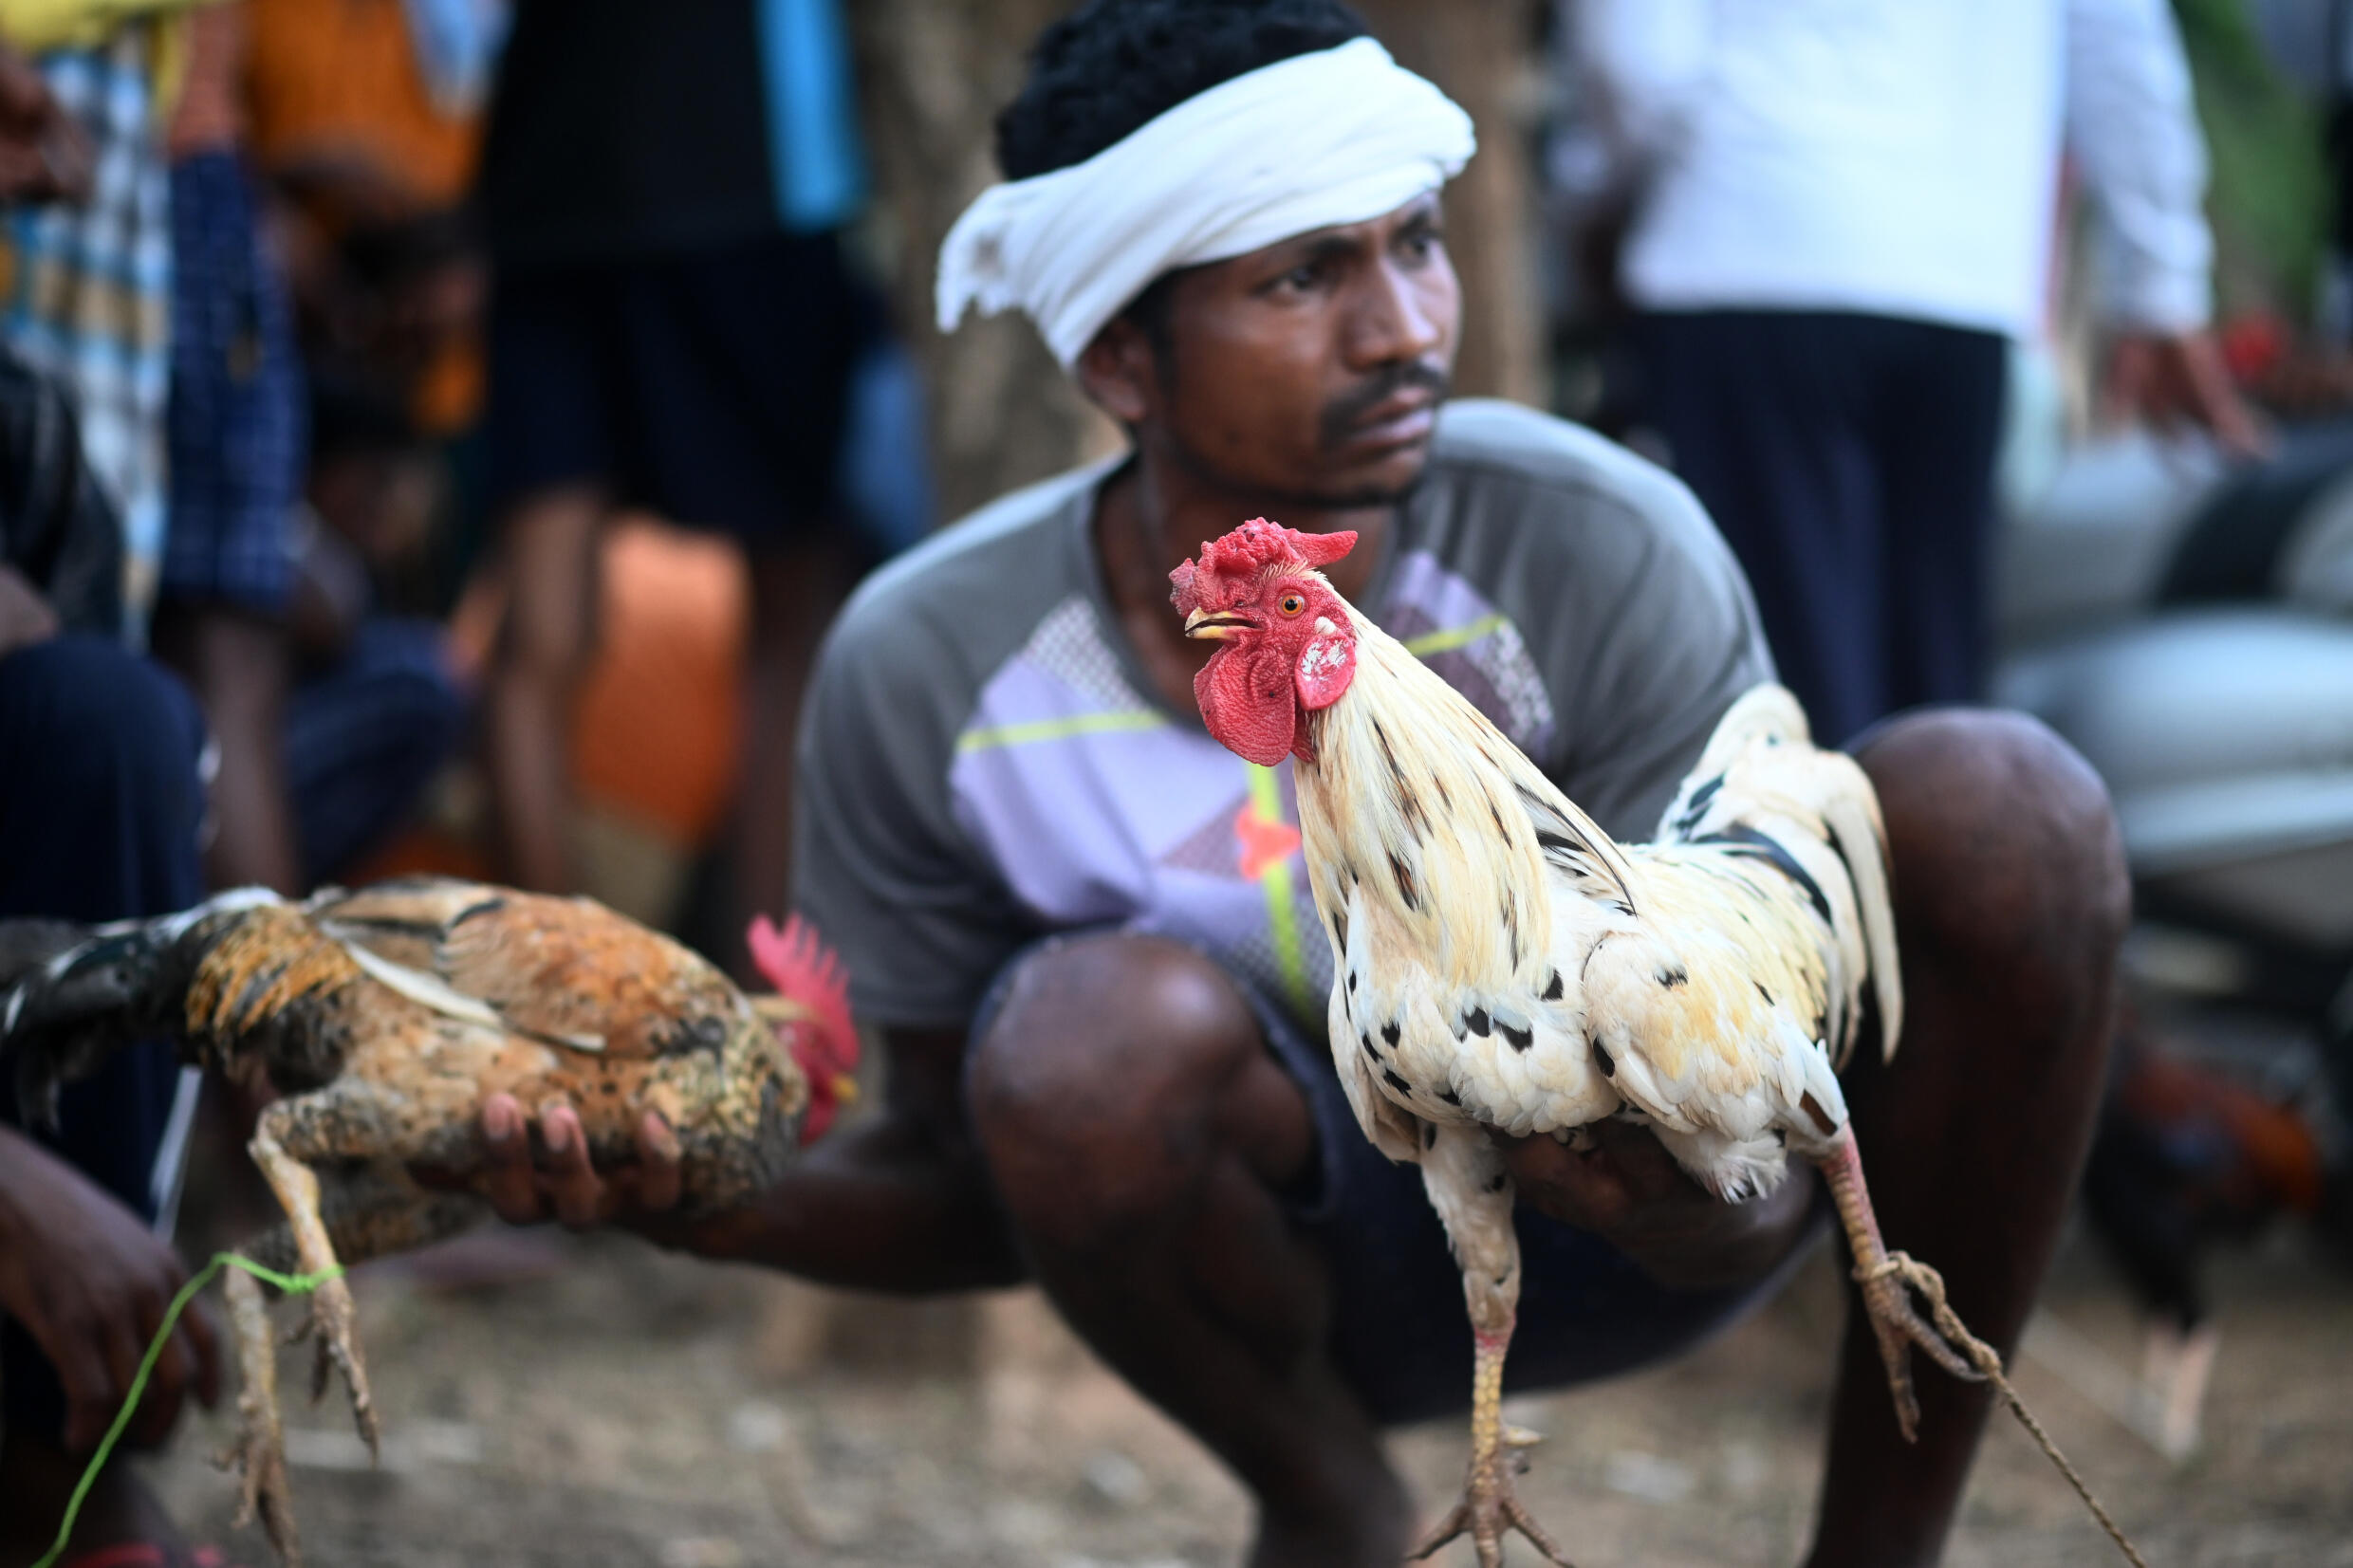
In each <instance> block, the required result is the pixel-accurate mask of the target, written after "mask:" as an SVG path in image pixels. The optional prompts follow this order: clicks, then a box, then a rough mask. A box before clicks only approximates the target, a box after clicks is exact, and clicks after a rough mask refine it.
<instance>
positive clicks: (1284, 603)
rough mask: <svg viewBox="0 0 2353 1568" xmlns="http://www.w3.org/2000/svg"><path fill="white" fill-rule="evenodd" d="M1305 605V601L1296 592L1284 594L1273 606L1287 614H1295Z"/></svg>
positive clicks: (1304, 607)
mask: <svg viewBox="0 0 2353 1568" xmlns="http://www.w3.org/2000/svg"><path fill="white" fill-rule="evenodd" d="M1306 607H1307V601H1306V600H1304V599H1302V598H1300V597H1299V596H1298V595H1297V594H1285V595H1284V596H1283V597H1282V599H1281V600H1278V601H1276V604H1275V608H1276V609H1278V610H1280V611H1282V612H1283V613H1284V614H1285V615H1287V616H1295V615H1297V614H1298V613H1299V612H1300V611H1302V610H1304V609H1306Z"/></svg>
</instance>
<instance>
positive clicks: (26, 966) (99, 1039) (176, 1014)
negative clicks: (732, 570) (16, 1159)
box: [0, 888, 277, 1122]
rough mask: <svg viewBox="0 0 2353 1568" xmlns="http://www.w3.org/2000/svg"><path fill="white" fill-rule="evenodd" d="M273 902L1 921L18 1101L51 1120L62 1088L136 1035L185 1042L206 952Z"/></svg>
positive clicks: (3, 1021) (4, 1033)
mask: <svg viewBox="0 0 2353 1568" xmlns="http://www.w3.org/2000/svg"><path fill="white" fill-rule="evenodd" d="M275 902H277V898H276V895H272V894H269V893H266V892H264V891H262V890H259V889H254V888H239V889H236V890H235V891H233V892H230V893H224V894H221V895H218V896H217V897H214V898H213V899H211V900H209V901H207V902H205V903H202V904H198V905H197V906H195V908H194V909H190V910H185V911H182V912H181V913H177V914H166V915H158V916H157V917H156V918H154V919H151V920H123V921H117V922H115V923H113V924H111V925H103V926H77V925H71V924H68V923H66V922H64V921H57V920H10V921H5V922H0V1058H5V1059H6V1061H7V1062H8V1065H9V1068H10V1070H12V1071H13V1073H14V1074H15V1078H16V1096H17V1104H18V1106H19V1107H20V1108H21V1109H22V1110H23V1111H24V1113H25V1114H26V1115H27V1116H31V1117H34V1118H36V1119H38V1120H41V1121H44V1122H54V1121H55V1119H56V1114H57V1092H58V1090H59V1088H60V1087H62V1086H63V1085H65V1084H67V1083H71V1082H73V1081H74V1080H75V1079H81V1078H85V1077H87V1076H88V1075H89V1074H91V1073H93V1072H95V1071H96V1070H97V1069H98V1068H99V1067H101V1066H102V1065H103V1064H104V1062H105V1061H106V1059H107V1058H109V1057H111V1056H113V1055H114V1053H115V1052H116V1051H118V1050H120V1049H121V1048H122V1047H123V1046H125V1045H128V1044H130V1043H131V1042H134V1041H139V1040H149V1039H155V1038H157V1037H165V1038H174V1039H176V1038H178V1037H179V1035H180V1033H181V1018H180V1001H181V999H182V997H184V996H185V994H186V992H187V989H188V982H189V978H190V976H191V975H193V974H194V973H195V965H196V963H197V961H198V960H199V959H200V958H201V957H202V956H203V953H204V951H205V950H207V949H208V948H209V947H210V946H211V945H212V943H213V941H214V940H217V938H218V937H219V935H220V934H221V933H222V932H224V931H226V930H227V929H228V927H229V925H231V924H232V923H233V921H234V919H235V917H236V916H237V915H239V914H241V913H243V912H244V911H246V910H248V909H250V908H252V907H254V906H255V905H256V904H260V903H275ZM192 933H193V936H192Z"/></svg>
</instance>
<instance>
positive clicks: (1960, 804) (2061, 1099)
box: [1809, 711, 2130, 1568]
mask: <svg viewBox="0 0 2353 1568" xmlns="http://www.w3.org/2000/svg"><path fill="white" fill-rule="evenodd" d="M1860 756H1861V760H1862V764H1863V766H1864V768H1865V769H1866V770H1867V771H1868V772H1869V773H1870V775H1871V781H1872V783H1873V784H1874V785H1876V786H1877V788H1878V790H1879V793H1880V804H1881V810H1882V811H1883V813H1884V814H1885V817H1886V821H1887V835H1888V844H1889V850H1890V853H1891V856H1892V858H1893V862H1894V869H1895V877H1894V880H1895V895H1896V920H1897V927H1898V930H1899V932H1901V937H1902V944H1903V960H1904V996H1905V1007H1904V1014H1905V1022H1904V1036H1903V1041H1902V1042H1901V1046H1900V1048H1899V1050H1898V1052H1897V1055H1896V1060H1895V1061H1894V1062H1892V1063H1890V1064H1886V1065H1884V1066H1882V1065H1881V1062H1880V1061H1878V1059H1877V1058H1876V1057H1872V1058H1870V1059H1868V1060H1862V1059H1859V1060H1858V1061H1857V1062H1856V1063H1855V1064H1854V1065H1853V1066H1851V1067H1850V1068H1849V1069H1848V1071H1847V1074H1846V1079H1845V1083H1846V1095H1847V1102H1848V1104H1849V1105H1850V1107H1851V1108H1852V1110H1853V1113H1854V1127H1855V1132H1856V1136H1857V1138H1858V1140H1859V1142H1860V1144H1861V1147H1862V1151H1863V1153H1864V1155H1865V1157H1866V1158H1867V1159H1868V1160H1869V1162H1870V1169H1871V1195H1872V1199H1873V1201H1874V1203H1875V1206H1876V1208H1877V1209H1878V1213H1879V1219H1880V1223H1881V1227H1882V1228H1883V1229H1884V1231H1885V1234H1886V1237H1887V1244H1888V1245H1890V1246H1894V1247H1900V1248H1902V1249H1903V1250H1905V1251H1907V1252H1909V1253H1911V1254H1912V1255H1913V1256H1914V1257H1916V1258H1918V1259H1919V1260H1920V1261H1921V1262H1923V1263H1925V1264H1930V1265H1932V1266H1933V1267H1935V1268H1936V1269H1938V1270H1940V1271H1941V1272H1942V1273H1943V1275H1944V1278H1945V1281H1946V1282H1947V1284H1948V1285H1949V1286H1950V1288H1951V1297H1952V1302H1953V1305H1954V1307H1955V1309H1956V1310H1957V1311H1958V1312H1959V1313H1960V1315H1961V1319H1962V1320H1963V1321H1964V1322H1966V1323H1967V1324H1968V1325H1969V1327H1970V1328H1971V1329H1972V1330H1973V1332H1974V1333H1976V1334H1977V1335H1978V1336H1979V1337H1982V1338H1984V1339H1986V1340H1988V1341H1990V1342H1991V1343H1992V1344H1993V1345H1994V1346H1995V1347H1996V1348H1997V1349H1999V1350H2000V1351H2001V1352H2002V1353H2003V1354H2004V1355H2005V1356H2008V1355H2009V1354H2010V1352H2011V1351H2012V1350H2013V1349H2014V1348H2015V1346H2016V1345H2017V1342H2018V1336H2019V1333H2020V1332H2021V1330H2022V1329H2023V1328H2024V1327H2025V1324H2026V1319H2027V1315H2028V1313H2029V1310H2030V1309H2031V1308H2032V1306H2033V1303H2034V1296H2035V1292H2036V1290H2037V1288H2038V1287H2039V1286H2040V1285H2041V1283H2042V1280H2043V1274H2044V1271H2045V1270H2046V1269H2047V1267H2048V1266H2049V1264H2050V1256H2051V1251H2052V1248H2053V1247H2054V1246H2055V1245H2057V1243H2058V1238H2059V1229H2060V1226H2061V1224H2062V1222H2063V1221H2064V1219H2065V1218H2066V1210H2067V1205H2068V1201H2069V1199H2070V1198H2071V1196H2072V1195H2073V1193H2074V1190H2075V1183H2076V1177H2077V1174H2078V1172H2079V1171H2080V1170H2081V1168H2082V1164H2083V1159H2084V1151H2085V1149H2086V1147H2087V1145H2088V1143H2089V1140H2090V1136H2091V1128H2092V1119H2093V1115H2094V1113H2095V1111H2096V1109H2097V1107H2098V1103H2099V1098H2100V1086H2101V1079H2102V1073H2103V1066H2104V1063H2105V1061H2106V1055H2107V1042H2108V1029H2109V1023H2110V1013H2111V1006H2112V1001H2113V995H2114V980H2115V965H2116V953H2117V947H2118V944H2119V942H2120V941H2121V939H2122V935H2123V930H2124V923H2125V920H2126V918H2127V916H2128V913H2129V907H2130V894H2129V888H2128V884H2127V881H2126V878H2125V873H2124V866H2123V856H2122V851H2121V846H2120V844H2119V842H2118V839H2117V837H2116V827H2115V822H2114V819H2113V817H2112V816H2111V814H2110V812H2109V809H2108V803H2107V797H2106V793H2105V791H2104V790H2103V788H2102V787H2101V784H2100V782H2099V780H2098V779H2097V778H2096V777H2094V776H2093V774H2092V772H2091V770H2090V768H2089V767H2088V766H2085V764H2084V761H2083V759H2082V758H2080V757H2078V756H2077V755H2076V754H2075V753H2074V752H2073V751H2072V750H2070V749H2068V748H2067V747H2066V745H2065V744H2064V743H2063V742H2061V741H2060V740H2059V739H2058V738H2057V737H2056V736H2054V735H2052V734H2051V733H2050V731H2049V730H2047V729H2044V728H2043V727H2042V726H2040V725H2039V724H2036V723H2034V722H2033V721H2032V720H2029V719H2025V718H2021V717H2017V716H2015V715H2009V714H1998V713H1991V712H1982V711H1968V712H1962V711H1940V712H1930V713H1923V714H1918V715H1914V716H1911V717H1908V718H1904V719H1899V720H1897V721H1895V722H1893V723H1891V724H1889V725H1887V726H1886V727H1884V728H1883V729H1880V730H1878V731H1877V732H1875V734H1874V735H1873V737H1872V738H1871V739H1870V741H1869V743H1868V744H1867V745H1866V746H1864V747H1862V750H1861V752H1860ZM1917 1383H1918V1395H1919V1404H1920V1423H1919V1441H1918V1444H1917V1445H1907V1444H1905V1443H1904V1442H1903V1440H1902V1438H1901V1437H1900V1435H1899V1433H1898V1431H1897V1427H1896V1417H1895V1411H1894V1409H1893V1407H1892V1406H1891V1404H1890V1402H1889V1400H1888V1396H1887V1376H1886V1373H1885V1371H1884V1369H1883V1368H1882V1367H1881V1359H1880V1351H1879V1346H1878V1344H1877V1342H1876V1340H1875V1339H1874V1337H1873V1336H1872V1333H1871V1330H1870V1328H1869V1326H1868V1323H1867V1322H1866V1321H1865V1320H1864V1319H1863V1316H1862V1314H1861V1313H1853V1314H1850V1320H1849V1322H1848V1324H1847V1330H1846V1337H1845V1340H1844V1344H1843V1350H1842V1353H1841V1357H1840V1365H1839V1382H1838V1393H1837V1397H1836V1400H1835V1403H1834V1405H1833V1407H1832V1420H1831V1430H1830V1443H1829V1461H1828V1467H1827V1470H1826V1473H1825V1478H1824V1482H1823V1490H1822V1509H1821V1518H1820V1520H1819V1521H1818V1522H1816V1525H1815V1532H1816V1533H1815V1542H1814V1550H1813V1555H1812V1557H1811V1558H1810V1559H1809V1561H1810V1562H1811V1564H1812V1565H1813V1568H1863V1565H1869V1568H1905V1565H1909V1564H1922V1563H1931V1562H1934V1561H1936V1559H1937V1557H1938V1555H1939V1554H1940V1552H1941V1551H1942V1549H1943V1545H1944V1539H1945V1535H1946V1532H1947V1531H1948V1530H1949V1529H1950V1528H1951V1525H1952V1521H1953V1513H1954V1509H1955V1505H1956V1504H1957V1503H1958V1502H1959V1500H1960V1495H1961V1488H1962V1485H1963V1484H1964V1483H1965V1482H1966V1481H1967V1479H1968V1475H1969V1467H1970V1462H1971V1460H1972V1459H1973V1457H1974V1455H1975V1452H1976V1448H1977V1443H1978V1439H1979V1437H1980V1436H1981V1435H1982V1433H1983V1431H1984V1428H1985V1420H1986V1415H1987V1412H1988V1411H1989V1409H1990V1408H1991V1406H1990V1396H1989V1394H1988V1393H1987V1392H1986V1390H1985V1388H1984V1386H1983V1385H1981V1384H1964V1383H1961V1382H1957V1381H1955V1379H1953V1378H1951V1377H1949V1376H1946V1375H1945V1374H1942V1373H1940V1372H1937V1371H1936V1370H1935V1369H1934V1368H1929V1367H1925V1366H1923V1367H1922V1368H1921V1369H1920V1370H1919V1372H1918V1378H1917ZM2052 1485H2054V1486H2056V1485H2060V1483H2059V1481H2058V1479H2057V1478H2056V1477H2053V1478H2052Z"/></svg>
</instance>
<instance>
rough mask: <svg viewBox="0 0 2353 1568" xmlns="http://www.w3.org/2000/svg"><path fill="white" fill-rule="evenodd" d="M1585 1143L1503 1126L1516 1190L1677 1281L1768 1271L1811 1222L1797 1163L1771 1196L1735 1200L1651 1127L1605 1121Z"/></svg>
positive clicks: (1746, 1277)
mask: <svg viewBox="0 0 2353 1568" xmlns="http://www.w3.org/2000/svg"><path fill="white" fill-rule="evenodd" d="M1586 1131H1587V1132H1588V1133H1589V1134H1591V1136H1592V1140H1593V1146H1592V1147H1591V1148H1589V1149H1587V1150H1584V1151H1583V1152H1582V1153H1580V1152H1577V1151H1573V1150H1570V1149H1568V1148H1566V1146H1564V1145H1562V1144H1559V1143H1556V1142H1554V1141H1553V1140H1552V1139H1551V1138H1549V1137H1536V1138H1522V1139H1518V1140H1513V1139H1510V1138H1504V1137H1501V1136H1498V1138H1497V1141H1498V1142H1499V1143H1501V1144H1503V1146H1504V1158H1505V1160H1506V1162H1507V1163H1508V1164H1509V1165H1510V1168H1511V1179H1512V1181H1513V1182H1514V1183H1515V1184H1516V1185H1517V1186H1518V1188H1519V1195H1520V1197H1521V1198H1522V1199H1523V1200H1524V1201H1526V1202H1527V1203H1529V1204H1530V1205H1532V1206H1533V1207H1534V1208H1536V1209H1537V1211H1538V1212H1540V1213H1544V1214H1548V1215H1550V1216H1551V1217H1552V1218H1554V1219H1556V1220H1559V1221H1561V1222H1562V1223H1564V1224H1566V1225H1573V1226H1575V1227H1577V1228H1578V1229H1580V1230H1590V1231H1592V1232H1593V1233H1594V1234H1595V1235H1598V1236H1600V1237H1601V1238H1602V1239H1603V1240H1604V1241H1606V1242H1608V1243H1609V1244H1610V1245H1613V1246H1615V1247H1617V1248H1618V1249H1619V1250H1620V1251H1621V1252H1623V1253H1624V1254H1626V1256H1627V1257H1629V1258H1632V1259H1633V1260H1634V1261H1635V1262H1636V1263H1637V1264H1640V1265H1641V1267H1642V1270H1643V1272H1644V1273H1646V1274H1648V1275H1650V1276H1651V1278H1653V1279H1655V1280H1657V1281H1658V1282H1659V1283H1660V1284H1663V1285H1666V1286H1669V1287H1670V1288H1675V1289H1685V1290H1707V1289H1714V1288H1718V1287H1721V1286H1725V1285H1733V1284H1745V1283H1748V1282H1751V1281H1753V1280H1758V1279H1762V1278H1763V1277H1764V1276H1765V1274H1766V1273H1767V1272H1769V1270H1770V1269H1771V1268H1772V1266H1773V1265H1774V1264H1777V1263H1779V1262H1780V1261H1781V1260H1782V1259H1783V1258H1784V1257H1786V1256H1788V1251H1789V1248H1790V1247H1792V1246H1794V1245H1796V1244H1797V1241H1798V1239H1799V1238H1800V1237H1801V1236H1802V1235H1804V1233H1805V1229H1806V1209H1807V1208H1808V1206H1809V1205H1810V1203H1811V1201H1812V1197H1813V1190H1814V1183H1813V1178H1812V1176H1811V1174H1810V1173H1809V1172H1808V1171H1806V1170H1804V1169H1802V1168H1801V1169H1796V1170H1792V1171H1790V1173H1789V1179H1788V1181H1786V1182H1784V1183H1782V1184H1781V1187H1780V1190H1777V1191H1776V1192H1774V1193H1773V1194H1772V1195H1771V1196H1770V1197H1767V1198H1759V1199H1756V1200H1754V1201H1752V1202H1750V1203H1742V1204H1730V1203H1724V1202H1721V1201H1720V1200H1718V1199H1716V1198H1714V1197H1712V1196H1711V1195H1709V1193H1708V1191H1707V1190H1706V1189H1704V1188H1702V1187H1701V1186H1700V1185H1699V1184H1698V1183H1697V1182H1695V1181H1694V1180H1692V1179H1691V1177H1689V1176H1688V1175H1686V1174H1684V1173H1683V1170H1682V1168H1681V1167H1680V1166H1678V1165H1677V1164H1676V1163H1675V1159H1674V1157H1673V1156H1672V1155H1670V1154H1669V1153H1667V1152H1666V1150H1665V1149H1664V1148H1663V1147H1662V1146H1661V1145H1660V1144H1659V1142H1658V1138H1656V1137H1655V1136H1653V1135H1652V1134H1651V1133H1650V1132H1649V1130H1648V1129H1646V1128H1641V1127H1631V1126H1628V1125H1626V1124H1625V1123H1623V1122H1615V1121H1604V1122H1599V1123H1596V1124H1595V1125H1594V1126H1592V1127H1590V1128H1588V1129H1586Z"/></svg>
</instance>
